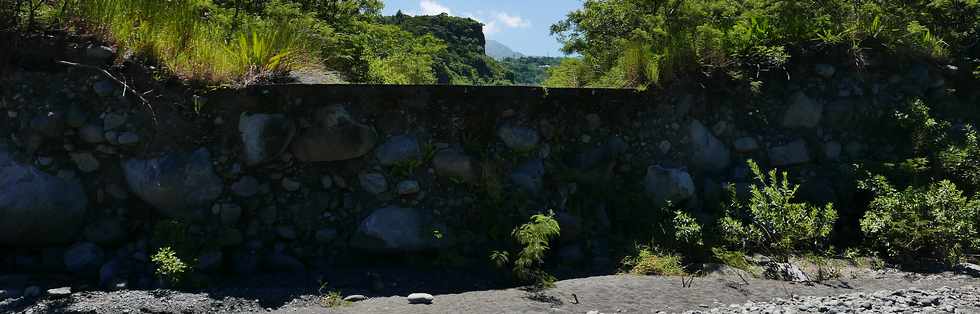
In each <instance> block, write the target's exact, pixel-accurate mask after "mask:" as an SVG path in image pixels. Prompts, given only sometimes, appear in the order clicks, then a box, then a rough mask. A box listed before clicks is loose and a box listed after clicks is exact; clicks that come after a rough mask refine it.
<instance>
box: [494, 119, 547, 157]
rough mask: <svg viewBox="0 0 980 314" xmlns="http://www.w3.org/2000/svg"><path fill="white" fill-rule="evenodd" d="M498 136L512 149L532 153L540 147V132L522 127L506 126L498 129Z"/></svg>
mask: <svg viewBox="0 0 980 314" xmlns="http://www.w3.org/2000/svg"><path fill="white" fill-rule="evenodd" d="M497 136H498V137H500V140H501V141H503V142H504V145H507V147H509V148H510V149H513V150H516V151H530V150H533V149H534V148H535V147H537V145H538V141H539V140H540V136H539V135H538V131H537V130H534V129H531V128H525V127H520V126H512V125H504V126H501V127H500V128H499V129H497Z"/></svg>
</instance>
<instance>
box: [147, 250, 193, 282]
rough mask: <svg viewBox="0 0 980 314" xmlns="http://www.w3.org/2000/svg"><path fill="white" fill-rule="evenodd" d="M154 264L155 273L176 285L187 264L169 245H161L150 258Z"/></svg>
mask: <svg viewBox="0 0 980 314" xmlns="http://www.w3.org/2000/svg"><path fill="white" fill-rule="evenodd" d="M150 261H152V262H153V264H154V265H156V274H157V276H159V277H160V279H162V280H164V281H165V282H167V283H168V284H170V285H178V284H180V282H181V280H183V278H184V275H185V274H186V272H187V269H188V267H187V264H185V263H184V261H182V260H181V259H180V258H179V257H177V253H176V252H174V250H173V249H171V248H170V247H162V248H160V249H159V250H157V252H156V254H153V256H152V257H151V258H150Z"/></svg>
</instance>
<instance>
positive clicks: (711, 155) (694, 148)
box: [688, 120, 731, 172]
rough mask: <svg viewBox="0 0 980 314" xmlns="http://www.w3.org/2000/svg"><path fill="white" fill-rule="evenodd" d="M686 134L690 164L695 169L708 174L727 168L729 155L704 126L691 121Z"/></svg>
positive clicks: (726, 149)
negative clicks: (689, 149) (689, 150)
mask: <svg viewBox="0 0 980 314" xmlns="http://www.w3.org/2000/svg"><path fill="white" fill-rule="evenodd" d="M688 133H689V134H688V135H689V136H690V137H691V163H692V165H693V166H694V167H695V168H697V169H700V170H703V171H708V172H719V171H722V170H724V169H725V168H728V164H729V162H731V153H730V152H729V151H728V148H727V147H725V144H723V143H722V142H721V141H720V140H718V138H717V137H715V135H714V134H711V131H710V130H708V128H706V127H705V126H704V124H701V122H700V121H698V120H691V124H690V126H689V127H688Z"/></svg>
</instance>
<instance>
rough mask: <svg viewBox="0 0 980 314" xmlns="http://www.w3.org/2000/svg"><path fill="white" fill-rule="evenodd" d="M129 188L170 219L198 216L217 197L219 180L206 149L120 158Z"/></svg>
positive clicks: (195, 217) (196, 217)
mask: <svg viewBox="0 0 980 314" xmlns="http://www.w3.org/2000/svg"><path fill="white" fill-rule="evenodd" d="M122 168H123V172H124V173H125V175H126V182H127V183H128V184H129V189H130V190H131V191H132V192H133V194H136V195H137V196H139V198H140V199H142V200H143V201H145V202H147V203H148V204H150V205H152V206H153V207H155V208H156V209H158V210H160V212H161V213H163V214H164V215H166V216H168V217H171V218H184V219H199V218H201V217H203V214H204V213H205V212H209V210H210V208H211V203H212V202H213V201H214V200H215V199H217V198H218V197H219V196H221V191H222V188H223V182H222V181H221V178H219V177H218V176H217V175H216V174H215V173H214V169H213V168H212V166H211V158H210V154H209V153H208V151H207V149H204V148H201V149H198V150H196V151H194V152H193V153H190V154H188V153H170V154H167V155H164V156H162V157H159V158H154V159H129V160H124V161H122Z"/></svg>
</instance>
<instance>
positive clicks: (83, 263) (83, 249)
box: [64, 242, 105, 273]
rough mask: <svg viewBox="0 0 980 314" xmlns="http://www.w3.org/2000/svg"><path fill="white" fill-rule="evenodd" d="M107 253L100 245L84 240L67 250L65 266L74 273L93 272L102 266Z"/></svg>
mask: <svg viewBox="0 0 980 314" xmlns="http://www.w3.org/2000/svg"><path fill="white" fill-rule="evenodd" d="M104 259H105V253H104V252H103V251H102V248H100V247H99V246H98V245H95V244H92V243H89V242H82V243H78V244H75V245H73V246H72V247H70V248H68V251H65V256H64V262H65V268H67V269H68V271H70V272H73V273H93V272H96V271H98V270H99V267H100V266H102V261H103V260H104Z"/></svg>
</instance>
